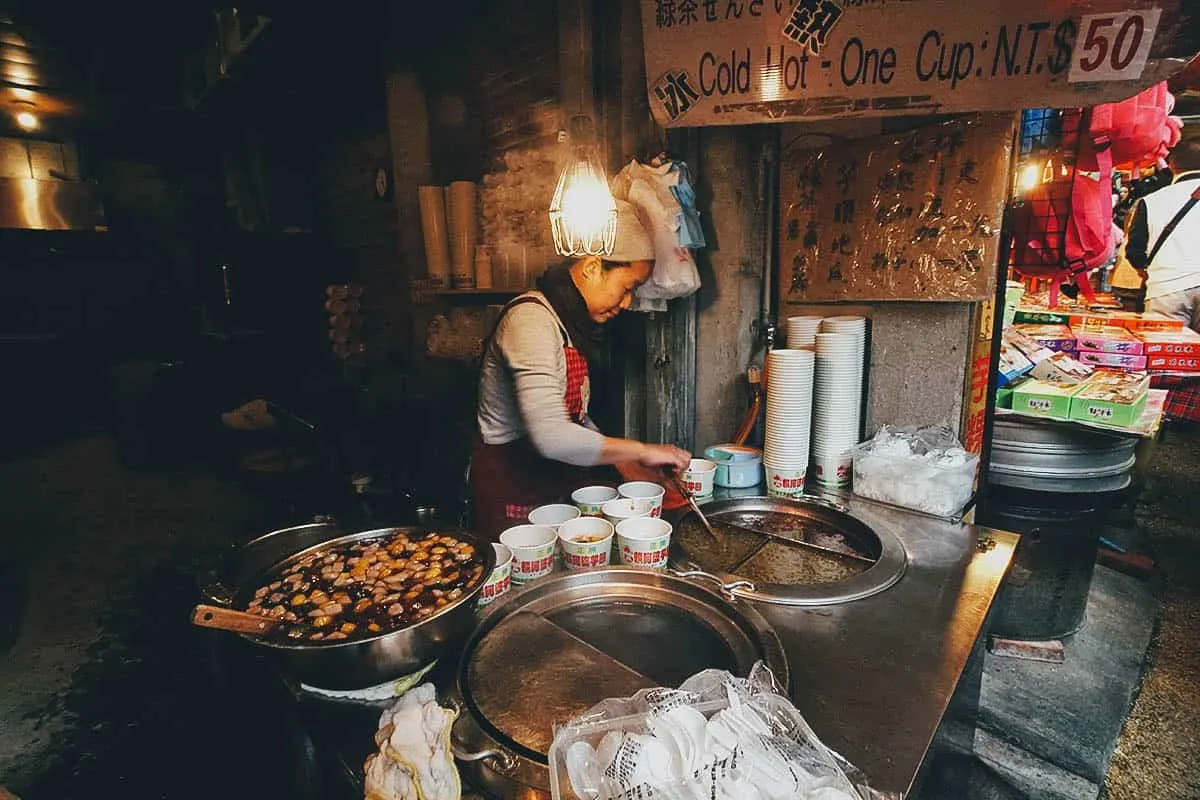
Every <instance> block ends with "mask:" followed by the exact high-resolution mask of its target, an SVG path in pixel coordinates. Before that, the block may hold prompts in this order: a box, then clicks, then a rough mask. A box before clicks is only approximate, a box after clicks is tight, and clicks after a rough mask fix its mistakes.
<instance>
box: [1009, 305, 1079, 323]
mask: <svg viewBox="0 0 1200 800" xmlns="http://www.w3.org/2000/svg"><path fill="white" fill-rule="evenodd" d="M1013 319H1014V320H1015V321H1016V322H1023V323H1037V324H1041V325H1067V324H1069V323H1070V322H1071V312H1070V311H1067V310H1066V309H1061V308H1056V309H1053V310H1051V309H1048V308H1021V307H1019V306H1018V307H1017V313H1016V314H1015V315H1014V316H1013Z"/></svg>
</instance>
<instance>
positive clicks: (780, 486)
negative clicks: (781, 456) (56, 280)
mask: <svg viewBox="0 0 1200 800" xmlns="http://www.w3.org/2000/svg"><path fill="white" fill-rule="evenodd" d="M763 467H764V468H765V469H766V473H767V494H769V495H771V496H772V497H795V496H796V495H798V494H803V493H804V480H805V477H806V476H807V474H808V467H807V465H805V466H800V465H799V464H788V465H778V464H770V463H764V464H763Z"/></svg>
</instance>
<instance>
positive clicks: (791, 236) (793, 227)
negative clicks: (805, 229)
mask: <svg viewBox="0 0 1200 800" xmlns="http://www.w3.org/2000/svg"><path fill="white" fill-rule="evenodd" d="M787 238H788V240H789V241H793V242H794V241H795V240H797V239H799V238H800V220H798V219H789V220H788V224H787Z"/></svg>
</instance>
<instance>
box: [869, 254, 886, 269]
mask: <svg viewBox="0 0 1200 800" xmlns="http://www.w3.org/2000/svg"><path fill="white" fill-rule="evenodd" d="M887 268H888V257H887V254H886V253H876V254H875V255H873V256H871V271H872V272H882V271H884V270H886V269H887Z"/></svg>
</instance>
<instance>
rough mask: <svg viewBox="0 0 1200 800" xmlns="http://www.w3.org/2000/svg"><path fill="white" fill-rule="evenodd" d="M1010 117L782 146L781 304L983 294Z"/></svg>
mask: <svg viewBox="0 0 1200 800" xmlns="http://www.w3.org/2000/svg"><path fill="white" fill-rule="evenodd" d="M1014 120H1015V118H1014V117H1013V116H1012V115H1009V114H1003V115H981V116H971V117H965V118H960V119H955V120H951V121H949V122H942V123H935V124H930V125H926V126H923V127H920V128H917V129H915V130H912V131H908V132H905V133H900V134H887V135H884V136H877V137H872V138H869V139H859V140H854V141H850V142H844V143H841V144H837V145H833V146H830V147H826V148H824V149H821V150H789V149H785V151H784V152H783V154H782V158H781V162H780V204H779V206H780V233H779V263H780V280H781V286H780V297H781V298H783V301H784V303H785V304H787V303H792V304H799V303H806V302H813V301H829V300H855V301H863V300H954V301H972V300H985V299H988V298H990V297H992V294H993V287H994V286H995V276H996V271H997V270H996V264H997V254H998V250H999V244H1000V222H1001V218H1002V216H1003V212H1004V199H1005V193H1006V191H1007V184H1008V177H1007V176H1008V171H1009V163H1010V160H1011V156H1012V137H1013V124H1014Z"/></svg>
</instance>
